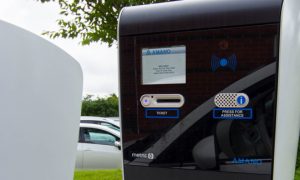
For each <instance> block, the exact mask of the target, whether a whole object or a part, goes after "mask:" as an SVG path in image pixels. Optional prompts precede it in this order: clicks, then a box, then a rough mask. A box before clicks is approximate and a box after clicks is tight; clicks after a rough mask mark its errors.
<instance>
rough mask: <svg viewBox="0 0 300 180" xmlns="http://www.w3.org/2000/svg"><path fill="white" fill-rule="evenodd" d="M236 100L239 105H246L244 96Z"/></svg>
mask: <svg viewBox="0 0 300 180" xmlns="http://www.w3.org/2000/svg"><path fill="white" fill-rule="evenodd" d="M236 100H237V103H238V104H239V105H243V104H245V103H246V98H245V97H244V96H239V97H237V99H236Z"/></svg>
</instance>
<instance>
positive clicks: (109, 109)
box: [81, 94, 119, 117]
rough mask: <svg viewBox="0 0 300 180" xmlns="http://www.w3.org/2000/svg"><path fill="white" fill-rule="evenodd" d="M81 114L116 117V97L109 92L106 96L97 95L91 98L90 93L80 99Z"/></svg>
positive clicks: (117, 107) (117, 108)
mask: <svg viewBox="0 0 300 180" xmlns="http://www.w3.org/2000/svg"><path fill="white" fill-rule="evenodd" d="M81 115H82V116H102V117H117V116H119V106H118V97H117V96H116V95H115V94H111V95H110V96H108V97H106V98H99V97H98V98H96V99H94V100H93V99H92V96H91V95H87V96H85V97H84V99H83V100H82V107H81Z"/></svg>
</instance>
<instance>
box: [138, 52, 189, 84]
mask: <svg viewBox="0 0 300 180" xmlns="http://www.w3.org/2000/svg"><path fill="white" fill-rule="evenodd" d="M185 83H186V47H185V46H172V47H164V48H151V49H149V48H145V49H142V84H143V85H154V84H185Z"/></svg>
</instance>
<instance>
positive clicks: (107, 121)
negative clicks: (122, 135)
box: [80, 116, 120, 132]
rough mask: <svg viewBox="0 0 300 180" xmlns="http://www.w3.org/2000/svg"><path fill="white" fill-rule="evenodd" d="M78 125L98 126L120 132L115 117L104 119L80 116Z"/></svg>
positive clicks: (117, 120)
mask: <svg viewBox="0 0 300 180" xmlns="http://www.w3.org/2000/svg"><path fill="white" fill-rule="evenodd" d="M80 123H91V124H99V125H102V126H107V127H109V128H111V129H114V130H116V131H119V132H120V121H119V118H117V117H113V118H104V117H95V116H81V118H80Z"/></svg>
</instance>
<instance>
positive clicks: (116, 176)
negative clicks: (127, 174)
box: [74, 170, 122, 180]
mask: <svg viewBox="0 0 300 180" xmlns="http://www.w3.org/2000/svg"><path fill="white" fill-rule="evenodd" d="M74 180H122V172H121V170H96V171H76V172H75V174H74Z"/></svg>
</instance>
